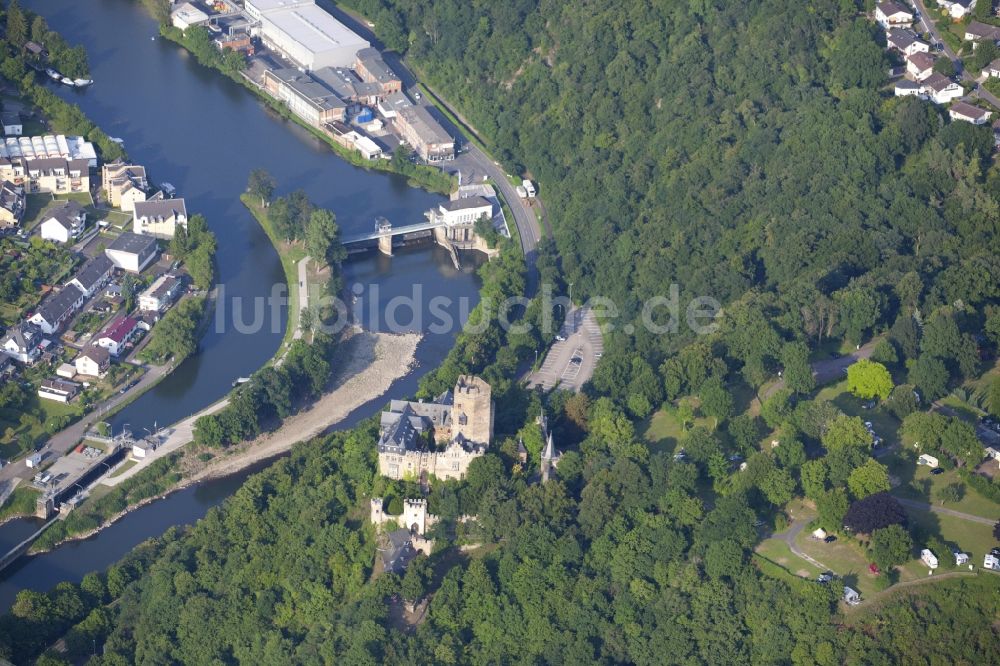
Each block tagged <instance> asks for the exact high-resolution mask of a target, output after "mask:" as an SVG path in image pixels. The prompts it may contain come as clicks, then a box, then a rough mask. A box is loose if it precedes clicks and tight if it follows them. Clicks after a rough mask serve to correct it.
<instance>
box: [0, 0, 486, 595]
mask: <svg viewBox="0 0 1000 666" xmlns="http://www.w3.org/2000/svg"><path fill="white" fill-rule="evenodd" d="M22 6H25V7H26V8H27V9H28V10H30V11H33V12H37V13H39V14H41V15H42V16H44V17H45V19H46V20H47V21H48V23H49V25H50V26H51V27H52V28H53V29H54V30H57V31H58V32H60V33H61V34H62V35H63V36H64V37H65V38H66V39H67V40H68V41H69V42H70V43H73V44H82V45H83V46H84V47H86V49H87V52H88V54H89V57H90V64H91V71H92V78H93V79H94V81H95V83H94V85H92V86H90V87H89V88H86V89H84V90H82V91H78V90H74V89H70V88H67V87H65V86H54V87H53V90H55V91H56V92H58V93H59V94H60V95H62V96H64V97H65V98H66V99H68V100H70V101H72V102H74V103H76V104H79V105H80V107H81V108H82V109H83V110H84V112H85V113H87V115H88V116H89V117H90V118H91V119H92V120H93V121H94V122H96V123H97V124H98V125H99V126H100V127H102V128H103V129H104V130H105V131H106V132H107V133H108V134H110V135H111V136H115V137H121V138H122V139H124V141H125V147H126V149H127V150H128V153H129V156H130V157H131V159H132V160H133V161H135V162H136V163H138V164H143V165H145V166H146V168H147V170H148V173H149V174H150V177H151V178H152V179H153V181H154V182H164V181H166V182H170V183H172V184H173V185H175V186H176V187H177V190H178V196H183V197H184V198H185V200H186V203H187V208H188V211H189V213H190V214H193V213H201V214H203V215H205V217H206V218H207V219H208V223H209V226H210V227H211V228H212V230H213V231H214V232H215V234H216V235H217V236H218V240H219V250H218V254H217V276H218V282H219V284H220V285H221V286H222V287H223V288H224V292H223V293H224V298H223V299H222V300H221V301H220V303H219V304H218V307H219V308H222V309H223V317H222V321H223V322H224V325H222V326H216V325H215V324H213V326H211V327H210V329H209V330H208V331H207V332H206V333H205V335H204V337H203V338H202V340H201V343H200V348H199V353H198V354H197V355H196V356H194V357H192V358H190V359H189V360H187V361H186V362H185V363H183V364H182V365H181V366H180V367H178V368H177V369H176V370H175V371H174V372H173V373H172V374H171V375H170V376H169V377H167V378H166V379H165V380H164V381H163V382H161V383H160V384H159V385H157V386H156V387H155V388H154V389H152V390H151V391H149V392H148V393H146V394H145V395H143V396H142V397H141V398H139V399H138V400H136V401H135V402H134V403H132V404H131V405H129V406H128V407H127V408H126V409H125V410H123V411H122V412H121V413H119V414H118V415H117V416H116V417H115V419H114V421H113V423H114V425H116V427H121V426H122V425H124V424H126V423H127V424H128V425H129V427H130V428H131V429H132V430H133V431H136V432H140V433H141V432H143V429H144V428H152V427H153V424H154V422H155V423H157V424H158V425H161V426H162V425H166V424H170V423H173V422H175V421H177V420H179V419H181V418H184V417H185V416H187V415H189V414H192V413H194V412H197V411H198V410H200V409H201V408H203V407H205V406H207V405H209V404H211V403H212V402H214V401H215V400H217V399H218V398H220V397H222V396H223V395H225V393H226V392H227V391H229V389H230V385H231V383H232V381H233V379H234V378H236V377H239V376H245V375H249V374H250V373H252V372H253V371H254V370H256V369H257V368H259V367H260V366H261V365H262V364H264V363H265V362H266V361H267V360H268V359H269V358H270V357H271V356H272V355H273V354H274V353H275V351H276V350H277V348H278V345H279V344H280V341H281V338H282V335H283V332H284V329H285V323H286V317H287V309H286V308H281V309H280V310H278V311H277V313H276V315H277V316H272V315H273V314H274V313H272V310H271V308H270V307H265V308H263V320H262V322H263V325H262V326H261V329H260V330H259V332H256V333H253V334H243V333H239V332H237V330H236V328H235V327H234V326H233V311H234V303H235V302H237V301H235V299H237V298H239V299H242V304H243V312H244V314H243V315H242V320H243V321H245V322H250V321H251V320H252V318H253V317H252V312H253V303H254V299H262V298H265V297H267V296H269V295H270V294H271V292H272V287H273V286H274V285H275V284H278V283H283V282H284V274H283V272H282V269H281V263H280V261H279V259H278V255H277V253H276V251H275V249H274V247H273V246H272V245H271V243H270V242H269V240H268V238H267V236H266V235H265V234H264V233H263V231H262V230H261V229H260V227H259V226H258V224H257V223H256V221H255V220H254V219H253V217H251V215H250V214H249V213H248V212H247V211H246V210H245V208H244V207H243V205H242V204H241V203H240V201H239V195H240V194H241V193H242V192H243V191H244V190H245V188H246V182H247V177H248V175H249V173H250V171H251V170H252V169H254V168H258V167H262V168H265V169H267V170H268V171H269V172H270V173H271V174H272V175H273V176H274V177H275V179H276V180H277V182H278V184H279V194H281V193H285V192H287V191H290V190H292V189H295V188H302V189H304V190H305V191H306V192H307V193H308V194H309V197H310V199H311V200H312V201H313V202H315V203H316V204H317V205H319V206H322V207H325V208H329V209H330V210H333V211H334V212H335V213H336V215H337V222H338V223H339V225H340V227H341V229H342V231H343V233H344V234H346V235H350V234H355V233H359V232H361V231H364V230H368V229H370V228H371V227H372V226H373V223H374V219H375V217H376V216H385V217H386V218H388V219H389V220H391V221H393V222H394V223H396V224H410V223H414V222H418V221H420V220H421V219H422V216H423V212H424V211H425V210H427V209H428V208H430V207H431V206H433V205H435V204H436V203H437V202H439V201H441V200H443V197H441V196H440V195H436V194H431V193H428V192H425V191H423V190H419V189H414V188H411V187H409V186H408V185H407V184H406V181H405V179H403V178H400V177H395V176H390V175H385V174H381V173H376V172H371V171H366V170H363V169H359V168H356V167H353V166H351V165H350V164H348V163H346V162H344V161H343V160H341V159H339V158H338V157H337V156H336V155H334V154H333V153H332V151H330V149H329V148H328V147H327V146H325V145H324V144H322V143H321V142H320V141H319V140H317V139H316V138H314V137H313V136H311V135H310V134H309V133H308V132H306V131H305V130H303V129H302V128H300V127H298V126H297V125H295V124H293V123H289V122H287V121H285V120H283V119H281V118H279V117H277V116H275V115H274V114H273V113H272V112H270V111H269V110H268V109H267V108H266V107H265V106H264V105H263V104H262V103H261V102H260V101H259V100H258V99H257V98H256V97H255V96H254V95H253V94H252V93H250V92H249V91H248V90H245V89H243V88H242V87H241V86H239V85H237V84H235V83H233V82H232V81H230V80H228V79H226V78H225V77H224V76H222V75H221V74H219V73H218V72H215V71H212V70H209V69H206V68H204V67H201V66H200V65H198V64H197V63H196V62H195V61H194V59H193V57H191V56H190V55H189V54H188V53H187V52H185V51H184V50H183V49H181V48H180V47H178V46H176V45H175V44H172V43H170V42H167V41H165V40H163V39H161V38H160V37H159V35H158V31H157V26H156V24H155V22H154V21H153V20H152V19H151V18H150V17H149V15H148V14H147V13H146V12H145V11H144V10H143V9H142V7H141V3H138V2H131V1H129V0H88V2H78V1H76V0H24V1H23V2H22ZM98 177H99V176H98ZM359 257H360V258H356V259H352V260H350V261H349V262H347V264H345V266H344V278H345V283H346V284H347V285H353V284H359V285H362V287H363V292H362V295H361V303H362V304H364V305H365V307H363V308H359V311H360V315H361V319H362V324H364V325H366V326H371V327H378V328H381V330H386V329H385V322H384V321H381V322H380V321H376V320H375V319H381V318H382V315H383V313H384V311H385V304H386V303H388V302H389V300H390V299H393V298H395V297H398V296H409V295H412V294H413V293H415V292H417V293H419V303H418V306H419V307H418V309H419V310H422V311H423V315H424V316H423V321H422V322H419V321H415V322H413V324H414V325H413V326H412V327H411V328H413V329H414V330H418V329H423V330H426V329H427V326H428V324H429V323H432V320H431V318H430V317H429V316H426V315H427V305H428V303H429V302H430V300H431V299H432V298H434V297H435V296H448V297H449V298H450V300H451V305H450V306H448V307H446V308H445V309H446V310H447V311H448V312H449V313H450V314H451V315H452V316H453V317H454V318H456V319H458V318H459V315H460V313H461V312H462V311H465V312H467V311H468V310H469V309H470V308H471V307H474V305H475V304H476V302H478V291H477V290H478V282H477V279H476V276H475V272H474V271H475V266H476V257H475V256H470V257H465V256H463V262H462V263H463V269H462V270H460V271H457V270H455V268H454V267H453V266H452V264H451V260H450V258H449V257H448V255H447V253H446V252H444V251H443V250H441V249H440V248H438V247H436V246H432V247H422V248H414V249H408V250H404V251H400V252H398V253H397V254H396V256H394V257H392V258H391V259H390V258H386V257H382V256H378V255H359ZM463 299H464V303H463V302H462V301H463ZM399 312H400V319H401V321H402V323H404V324H406V323H407V320H408V318H409V315H408V314H407V308H403V309H401V310H399ZM373 317H374V318H375V319H373ZM217 319H218V318H217ZM455 333H456V331H455V330H451V331H449V332H447V333H438V334H429V335H426V336H425V337H424V339H423V341H422V342H421V343H420V346H419V347H418V349H417V354H416V360H417V366H416V368H415V370H413V371H412V372H411V373H410V374H408V375H407V376H406V377H404V378H403V379H401V380H399V381H397V382H396V383H395V384H394V385H393V387H392V388H390V390H389V391H388V392H387V394H392V395H397V394H405V393H409V392H412V391H413V390H414V389H415V388H416V382H417V380H418V379H419V377H420V376H421V375H422V374H423V373H425V372H427V371H428V370H430V369H431V368H433V367H435V366H436V365H438V364H439V363H440V362H441V360H443V358H444V357H445V355H446V354H447V352H448V350H449V349H450V348H451V346H452V344H453V342H454V336H455ZM384 400H385V396H380V397H379V398H377V399H375V400H372V401H371V402H369V403H368V404H366V405H364V406H363V407H361V408H359V409H357V410H355V412H354V413H353V414H352V415H351V417H350V418H348V419H347V420H346V421H345V422H344V424H343V427H347V426H349V425H351V424H353V423H356V422H357V421H358V420H359V419H360V418H363V417H365V416H368V415H369V414H371V413H372V412H373V411H374V409H375V408H377V406H378V405H379V404H380V403H382V402H384ZM252 471H254V470H247V471H244V472H241V473H240V474H237V475H234V476H231V477H227V478H223V479H216V480H212V481H207V482H205V483H201V484H198V485H196V486H192V487H189V488H186V489H184V490H181V491H179V492H176V493H174V494H172V495H170V496H169V497H167V498H166V499H163V500H160V501H157V502H153V503H151V504H148V505H146V506H144V507H142V508H140V509H137V510H136V511H133V512H132V513H130V514H128V515H127V516H125V517H124V518H123V519H122V520H120V521H119V522H118V523H116V524H115V525H113V526H111V527H109V528H108V529H106V530H103V531H101V532H100V533H98V534H97V535H95V536H93V537H92V538H90V539H87V540H84V541H80V542H74V543H70V544H67V545H64V546H62V547H60V548H58V549H56V550H55V551H53V552H50V553H45V554H42V555H38V556H34V557H28V558H22V559H21V560H20V561H18V562H16V563H14V564H13V565H12V566H11V567H9V568H8V569H7V570H6V571H4V572H3V573H2V574H0V607H3V608H6V607H8V606H9V605H10V603H11V602H12V601H13V599H14V597H15V595H16V594H17V592H18V591H19V590H20V589H23V588H32V589H36V590H46V589H49V588H51V587H52V586H54V585H55V584H57V583H59V582H60V581H64V580H69V581H78V580H80V579H81V578H82V577H83V575H84V574H86V573H87V572H89V571H94V570H98V569H103V568H105V567H107V566H108V565H110V564H112V563H113V562H115V561H116V560H118V559H119V558H120V557H121V556H122V555H123V554H125V553H126V552H128V551H129V550H130V549H131V548H133V547H134V546H135V545H136V544H138V543H140V542H141V541H143V540H144V539H146V538H148V537H151V536H155V535H158V534H161V533H162V532H163V531H164V530H165V529H167V528H168V527H170V526H172V525H182V524H188V523H191V522H193V521H195V520H197V519H198V518H200V517H201V516H203V515H204V514H205V512H206V511H207V510H208V509H209V508H210V507H212V506H215V505H216V504H218V503H220V502H221V501H222V500H224V499H225V498H226V497H228V496H229V495H230V494H231V493H232V492H233V491H234V490H236V489H237V488H238V487H239V486H240V484H241V483H242V482H243V480H244V479H245V478H246V477H247V476H248V475H249V474H250V473H252ZM34 525H35V521H31V520H16V521H12V522H10V523H8V524H6V525H3V526H0V546H8V547H9V545H13V544H15V543H17V542H18V541H19V540H20V538H23V536H25V535H27V534H30V532H31V530H32V529H33V527H34Z"/></svg>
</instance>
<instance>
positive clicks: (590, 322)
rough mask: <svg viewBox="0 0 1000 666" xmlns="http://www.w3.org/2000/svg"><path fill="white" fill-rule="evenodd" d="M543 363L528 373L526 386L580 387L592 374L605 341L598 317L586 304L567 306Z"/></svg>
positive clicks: (547, 387)
mask: <svg viewBox="0 0 1000 666" xmlns="http://www.w3.org/2000/svg"><path fill="white" fill-rule="evenodd" d="M558 337H559V338H563V339H562V340H560V339H557V340H556V341H555V342H554V343H553V344H552V347H551V348H550V349H549V353H548V354H546V356H545V360H544V361H543V362H542V367H541V368H539V369H538V370H537V371H535V372H533V373H531V374H530V375H529V376H528V386H529V387H531V388H535V387H540V388H541V389H542V390H545V391H548V390H551V389H553V388H557V387H558V388H562V389H565V390H568V391H579V390H580V389H581V388H582V387H583V385H584V384H585V383H586V382H587V381H588V380H589V379H590V378H591V377H593V376H594V368H595V367H596V366H597V362H598V360H599V359H600V358H601V355H602V354H603V353H604V341H603V339H602V338H601V329H600V327H599V326H598V325H597V319H596V317H594V313H593V311H592V310H590V309H589V308H576V309H573V310H570V312H569V313H568V315H567V316H566V321H565V323H564V324H563V326H562V328H561V329H560V330H559V333H558Z"/></svg>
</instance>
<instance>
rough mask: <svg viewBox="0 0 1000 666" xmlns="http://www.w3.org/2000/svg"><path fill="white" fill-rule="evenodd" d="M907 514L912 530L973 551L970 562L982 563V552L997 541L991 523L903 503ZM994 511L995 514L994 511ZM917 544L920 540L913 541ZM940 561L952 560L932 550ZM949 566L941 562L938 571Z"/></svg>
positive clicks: (923, 570)
mask: <svg viewBox="0 0 1000 666" xmlns="http://www.w3.org/2000/svg"><path fill="white" fill-rule="evenodd" d="M906 514H907V515H908V516H909V517H910V529H911V531H913V530H914V528H916V530H917V531H918V532H924V533H926V534H929V535H932V536H937V537H938V538H940V539H941V540H942V541H943V542H944V543H945V544H947V545H949V546H952V547H958V549H959V550H961V551H962V552H965V553H970V554H971V555H972V558H971V559H972V563H973V564H975V565H976V566H980V565H982V563H983V555H985V554H986V553H987V552H989V550H990V548H994V547H996V546H998V545H1000V544H998V543H997V540H996V539H994V538H993V526H992V525H983V524H982V523H974V522H972V521H971V520H962V519H961V518H955V517H953V516H946V515H941V514H938V513H933V512H931V511H923V510H921V509H912V508H910V507H906ZM994 515H996V514H994ZM916 546H917V548H918V549H919V548H920V547H921V544H916ZM935 555H937V556H938V560H940V561H941V563H942V564H951V563H952V562H954V560H952V559H951V555H950V553H935ZM950 569H951V567H950V566H947V565H946V566H942V567H940V568H939V569H938V571H948V570H950ZM917 570H918V571H919V572H920V575H921V576H926V575H927V568H926V567H925V566H923V565H922V564H920V565H918V567H917Z"/></svg>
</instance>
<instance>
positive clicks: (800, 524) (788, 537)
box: [774, 518, 830, 571]
mask: <svg viewBox="0 0 1000 666" xmlns="http://www.w3.org/2000/svg"><path fill="white" fill-rule="evenodd" d="M808 524H809V519H807V518H798V519H796V520H795V522H793V523H792V526H791V527H789V528H788V529H787V530H785V531H784V532H782V533H781V534H775V535H774V537H775V538H777V539H781V540H782V541H784V542H785V543H786V544H788V549H789V550H790V551H792V554H793V555H795V556H796V557H799V558H801V559H803V560H805V561H806V562H808V563H809V564H811V565H813V566H814V567H816V568H817V569H819V570H820V571H830V567H828V566H826V565H825V564H823V563H822V562H820V561H819V560H817V559H815V558H813V557H811V556H809V555H806V554H805V553H804V552H802V550H801V549H800V548H799V546H798V544H797V543H795V539H796V537H798V536H799V533H800V532H801V531H802V530H803V528H805V526H806V525H808Z"/></svg>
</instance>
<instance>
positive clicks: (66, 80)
mask: <svg viewBox="0 0 1000 666" xmlns="http://www.w3.org/2000/svg"><path fill="white" fill-rule="evenodd" d="M59 80H60V81H62V82H63V83H64V84H66V85H68V86H71V85H73V79H71V78H69V77H68V76H64V77H62V78H61V79H59Z"/></svg>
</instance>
